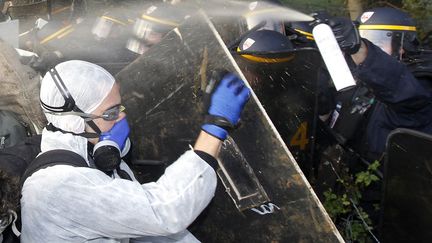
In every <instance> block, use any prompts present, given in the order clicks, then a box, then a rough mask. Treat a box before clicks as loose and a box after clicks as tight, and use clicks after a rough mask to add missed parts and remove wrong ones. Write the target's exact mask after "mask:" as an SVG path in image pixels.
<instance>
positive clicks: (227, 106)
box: [201, 73, 250, 140]
mask: <svg viewBox="0 0 432 243" xmlns="http://www.w3.org/2000/svg"><path fill="white" fill-rule="evenodd" d="M249 97H250V90H249V88H248V87H246V86H245V84H244V82H243V80H241V79H240V78H238V77H237V76H236V75H234V74H232V73H230V74H226V75H225V76H224V77H223V78H222V80H221V81H220V83H219V85H218V86H217V88H216V90H215V91H214V93H213V95H212V97H211V101H210V106H209V109H208V115H206V117H205V120H204V125H202V127H201V128H202V129H203V130H204V131H206V132H207V133H209V134H211V135H213V136H215V137H217V138H219V139H220V140H225V139H226V138H227V136H228V132H229V131H230V130H232V129H234V128H235V127H236V126H237V125H238V123H239V121H240V114H241V112H242V110H243V108H244V106H245V104H246V102H247V101H248V100H249Z"/></svg>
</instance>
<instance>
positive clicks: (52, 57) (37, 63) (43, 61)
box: [29, 51, 63, 73]
mask: <svg viewBox="0 0 432 243" xmlns="http://www.w3.org/2000/svg"><path fill="white" fill-rule="evenodd" d="M62 60H63V55H62V54H61V52H59V51H49V52H48V51H47V52H44V53H42V56H41V57H39V58H35V59H33V60H31V61H30V63H29V65H30V67H32V68H33V69H34V70H36V71H38V72H42V73H43V72H46V71H47V70H48V69H50V68H52V67H54V66H55V65H57V64H59V63H60V62H62Z"/></svg>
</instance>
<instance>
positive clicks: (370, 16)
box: [357, 7, 419, 58]
mask: <svg viewBox="0 0 432 243" xmlns="http://www.w3.org/2000/svg"><path fill="white" fill-rule="evenodd" d="M357 21H358V22H359V23H360V25H359V30H360V35H361V37H363V38H365V39H368V40H369V41H371V42H372V43H374V44H375V45H377V46H379V47H380V48H381V49H383V50H384V51H385V52H387V53H388V54H390V55H392V56H396V57H398V58H399V57H400V55H401V54H402V52H401V49H402V48H403V49H404V50H405V51H408V52H412V51H415V50H416V48H417V46H418V44H419V43H418V40H417V35H416V27H415V22H414V20H413V19H412V18H411V17H410V16H409V14H407V13H405V12H403V11H401V10H398V9H394V8H389V7H382V8H374V9H371V10H368V11H366V12H364V13H363V14H362V15H360V16H359V17H358V18H357Z"/></svg>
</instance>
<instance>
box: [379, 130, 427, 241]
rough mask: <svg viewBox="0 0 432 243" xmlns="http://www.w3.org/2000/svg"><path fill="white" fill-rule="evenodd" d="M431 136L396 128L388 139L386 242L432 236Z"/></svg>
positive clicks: (385, 184)
mask: <svg viewBox="0 0 432 243" xmlns="http://www.w3.org/2000/svg"><path fill="white" fill-rule="evenodd" d="M431 148H432V136H431V135H428V134H425V133H421V132H417V131H414V130H409V129H397V130H395V131H394V132H392V133H391V134H390V135H389V138H388V141H387V160H386V162H385V168H384V197H383V203H382V222H381V225H382V228H381V233H382V238H383V242H430V239H431V238H432V232H431V230H430V229H431V227H432V207H431V206H432V189H431V188H432V159H431V158H432V150H431Z"/></svg>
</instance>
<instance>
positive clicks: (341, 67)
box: [312, 24, 356, 91]
mask: <svg viewBox="0 0 432 243" xmlns="http://www.w3.org/2000/svg"><path fill="white" fill-rule="evenodd" d="M312 34H313V37H314V39H315V42H316V44H317V46H318V49H319V51H320V53H321V56H322V58H323V59H324V63H325V65H326V67H327V70H328V71H329V73H330V76H331V78H332V80H333V84H334V86H335V87H336V90H337V91H339V90H341V89H345V88H348V87H351V86H354V85H356V82H355V81H354V78H353V76H352V73H351V71H350V70H349V67H348V64H347V63H346V61H345V58H344V56H343V54H342V51H341V49H340V47H339V45H338V43H337V41H336V38H335V36H334V34H333V31H332V29H331V28H330V26H328V25H326V24H319V25H317V26H315V27H314V28H313V30H312Z"/></svg>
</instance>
